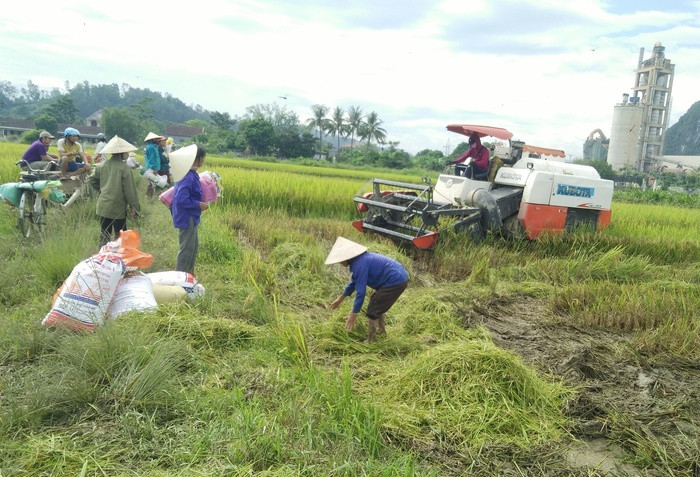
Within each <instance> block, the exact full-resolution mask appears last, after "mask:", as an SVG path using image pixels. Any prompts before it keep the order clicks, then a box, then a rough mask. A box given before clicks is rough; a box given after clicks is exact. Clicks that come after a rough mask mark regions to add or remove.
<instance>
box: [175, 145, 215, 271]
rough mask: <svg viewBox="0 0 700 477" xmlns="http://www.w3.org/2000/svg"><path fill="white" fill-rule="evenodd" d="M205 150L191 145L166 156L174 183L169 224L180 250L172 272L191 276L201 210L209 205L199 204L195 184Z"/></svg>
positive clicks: (197, 246) (199, 197) (197, 182)
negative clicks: (170, 223)
mask: <svg viewBox="0 0 700 477" xmlns="http://www.w3.org/2000/svg"><path fill="white" fill-rule="evenodd" d="M205 155H206V151H205V150H204V148H203V147H201V146H197V145H196V144H192V145H190V146H187V147H183V148H182V149H179V150H177V151H175V152H173V153H172V154H171V155H170V162H171V171H172V174H173V180H174V181H175V193H174V194H173V202H172V204H171V205H170V212H171V213H172V216H173V225H174V226H175V228H176V229H178V239H179V242H180V250H179V251H178V252H177V264H176V266H175V269H176V270H177V271H180V272H187V273H191V274H193V275H194V264H195V261H196V260H197V250H198V248H199V237H198V235H197V226H199V219H200V216H201V215H202V211H203V210H207V209H208V208H209V204H208V203H206V202H202V186H201V184H200V183H199V174H197V169H199V168H200V167H201V166H202V164H203V163H204V156H205Z"/></svg>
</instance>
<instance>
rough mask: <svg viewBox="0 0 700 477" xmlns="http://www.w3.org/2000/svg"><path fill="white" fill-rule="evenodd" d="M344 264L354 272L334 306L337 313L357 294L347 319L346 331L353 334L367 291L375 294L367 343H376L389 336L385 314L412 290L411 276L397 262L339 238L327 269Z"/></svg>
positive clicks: (370, 312) (329, 256)
mask: <svg viewBox="0 0 700 477" xmlns="http://www.w3.org/2000/svg"><path fill="white" fill-rule="evenodd" d="M333 263H340V264H342V265H344V266H346V267H349V268H350V272H352V278H351V279H350V283H348V285H347V286H346V287H345V290H343V293H342V294H341V295H340V296H339V297H338V298H336V299H335V300H334V301H333V303H331V309H332V310H335V309H336V308H338V307H339V306H340V304H341V303H342V302H343V300H345V297H346V296H350V295H352V294H353V292H356V295H355V301H354V303H353V306H352V311H351V312H350V314H349V315H348V316H347V317H346V319H345V329H346V330H348V331H350V330H352V329H353V328H354V327H355V323H356V321H357V314H358V313H359V312H360V310H361V309H362V304H363V303H364V301H365V295H366V293H367V287H370V288H373V289H374V290H375V292H374V294H373V295H372V297H371V298H370V300H369V305H368V306H367V312H366V314H367V318H368V319H369V334H368V336H367V341H368V342H370V343H372V342H373V341H374V340H375V339H376V336H377V333H379V334H386V328H385V323H384V313H386V312H387V311H389V309H390V308H391V307H392V305H393V304H394V303H395V302H396V300H398V298H399V297H400V296H401V294H402V293H403V292H404V290H406V287H407V286H408V272H406V269H405V268H404V267H403V265H401V264H400V263H399V262H397V261H396V260H394V259H392V258H389V257H386V256H384V255H381V254H378V253H374V252H368V251H367V247H365V246H364V245H360V244H359V243H355V242H353V241H352V240H348V239H346V238H344V237H338V238H337V239H336V241H335V244H334V245H333V248H332V249H331V251H330V253H329V254H328V257H327V258H326V265H330V264H333Z"/></svg>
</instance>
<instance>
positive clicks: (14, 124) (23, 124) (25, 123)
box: [0, 119, 34, 129]
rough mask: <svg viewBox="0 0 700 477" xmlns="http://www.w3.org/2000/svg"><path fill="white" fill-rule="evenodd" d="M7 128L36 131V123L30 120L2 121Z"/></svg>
mask: <svg viewBox="0 0 700 477" xmlns="http://www.w3.org/2000/svg"><path fill="white" fill-rule="evenodd" d="M0 124H2V125H3V126H5V127H10V128H17V129H34V121H32V120H30V119H4V120H2V121H0Z"/></svg>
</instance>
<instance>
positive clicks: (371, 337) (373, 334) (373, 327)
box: [367, 320, 379, 343]
mask: <svg viewBox="0 0 700 477" xmlns="http://www.w3.org/2000/svg"><path fill="white" fill-rule="evenodd" d="M378 321H379V320H369V333H368V335H367V342H368V343H374V342H375V341H376V340H377V328H379V323H378Z"/></svg>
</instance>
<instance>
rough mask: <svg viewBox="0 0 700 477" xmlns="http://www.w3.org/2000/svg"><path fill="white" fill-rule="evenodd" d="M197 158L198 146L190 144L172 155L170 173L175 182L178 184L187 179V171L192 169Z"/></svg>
mask: <svg viewBox="0 0 700 477" xmlns="http://www.w3.org/2000/svg"><path fill="white" fill-rule="evenodd" d="M195 157H197V145H196V144H190V145H189V146H187V147H183V148H181V149H178V150H177V151H173V152H171V153H170V173H171V174H172V176H173V181H174V182H178V181H179V180H180V179H182V178H183V177H185V175H186V174H187V171H189V170H190V169H191V168H192V164H194V159H195Z"/></svg>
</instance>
